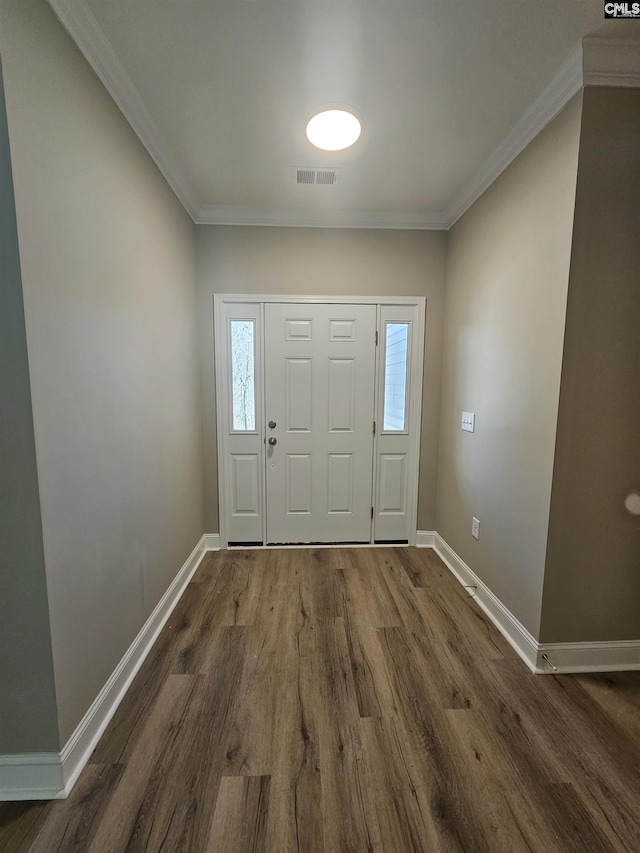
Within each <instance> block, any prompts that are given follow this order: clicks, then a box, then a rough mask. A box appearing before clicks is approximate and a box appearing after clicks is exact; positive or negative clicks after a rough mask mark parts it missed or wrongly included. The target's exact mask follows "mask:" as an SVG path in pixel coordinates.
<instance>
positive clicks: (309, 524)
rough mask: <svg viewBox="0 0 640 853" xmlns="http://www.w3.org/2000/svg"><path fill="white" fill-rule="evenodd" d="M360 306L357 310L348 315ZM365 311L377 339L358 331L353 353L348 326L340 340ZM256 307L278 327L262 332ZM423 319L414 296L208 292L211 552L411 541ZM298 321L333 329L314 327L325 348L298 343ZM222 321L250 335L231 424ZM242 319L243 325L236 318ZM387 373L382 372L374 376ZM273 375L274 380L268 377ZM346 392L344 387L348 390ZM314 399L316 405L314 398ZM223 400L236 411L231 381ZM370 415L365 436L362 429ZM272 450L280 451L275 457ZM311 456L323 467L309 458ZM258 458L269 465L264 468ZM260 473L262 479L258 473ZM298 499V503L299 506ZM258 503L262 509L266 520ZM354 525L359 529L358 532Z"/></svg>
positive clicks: (226, 331) (421, 302)
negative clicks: (212, 404) (213, 445)
mask: <svg viewBox="0 0 640 853" xmlns="http://www.w3.org/2000/svg"><path fill="white" fill-rule="evenodd" d="M363 309H364V314H363V315H362V316H360V314H359V312H360V311H361V310H363ZM372 311H373V312H374V313H375V315H376V323H375V324H374V325H375V326H376V329H377V332H378V342H379V345H378V346H375V344H374V343H372V342H371V343H369V341H371V340H372V339H373V335H367V336H366V338H363V339H362V343H363V349H362V351H361V352H360V353H359V354H357V355H356V356H355V360H354V353H358V349H359V346H360V343H359V341H358V337H357V335H358V332H356V333H355V334H356V340H355V341H354V340H349V338H351V337H352V336H353V334H354V331H353V328H354V327H352V323H353V321H354V319H355V320H356V325H355V328H356V329H358V327H359V328H364V326H365V325H369V326H370V324H371V322H372V321H371V317H370V312H372ZM267 314H268V315H269V318H270V321H271V322H272V323H276V326H277V327H278V328H279V331H278V332H277V333H276V334H274V335H273V336H271V335H270V334H268V333H267ZM358 318H359V319H358ZM424 319H425V299H424V298H423V297H390V298H386V299H382V300H381V299H376V298H365V297H325V298H322V297H297V296H267V295H252V296H242V295H236V294H229V295H215V296H214V339H215V340H214V343H215V362H216V363H215V372H216V410H217V428H218V436H217V446H218V494H219V506H220V539H221V545H222V547H226V546H227V545H228V544H229V543H234V542H236V543H256V544H257V543H263V542H265V543H266V542H279V543H285V542H286V543H299V542H355V541H359V542H374V541H380V540H381V541H408V542H409V544H415V531H416V516H417V492H418V466H419V449H420V447H419V442H420V419H421V411H422V371H423V364H422V354H423V349H424ZM285 320H290V321H291V322H292V325H291V327H290V329H289V331H288V332H287V331H286V326H285V327H284V331H283V324H284V323H285ZM307 321H310V323H311V328H313V327H314V326H315V328H316V329H319V328H320V327H321V326H322V325H323V324H324V325H325V326H326V324H327V323H328V322H329V321H333V327H331V326H329V331H328V333H326V334H325V337H326V338H328V340H327V341H326V351H324V352H323V351H322V347H321V345H320V338H318V337H317V336H316V343H315V344H314V343H313V336H314V335H315V334H316V333H315V331H312V332H311V335H312V340H311V341H308V342H305V341H304V335H305V334H308V333H309V332H308V328H307V329H306V330H305V323H306V322H307ZM234 322H235V323H236V324H237V325H236V327H235V331H236V332H237V331H238V329H239V328H240V329H241V331H242V332H243V334H244V333H246V332H247V331H251V334H252V336H253V339H252V352H253V357H254V362H255V363H254V365H253V373H252V375H251V381H250V382H249V383H248V384H249V385H251V386H252V388H251V393H252V394H253V397H252V398H251V399H250V403H251V406H253V408H254V410H255V421H254V422H251V419H250V418H248V417H247V415H246V412H245V414H244V415H243V416H240V417H239V416H238V414H237V413H236V417H235V423H234V414H233V407H234V397H233V394H234V391H233V387H235V386H237V384H238V383H237V381H236V383H235V386H233V383H232V380H231V372H232V369H233V368H232V352H231V324H232V323H234ZM247 323H249V324H250V326H251V328H250V330H249V329H248V327H247V326H246V325H245V324H247ZM389 323H391V324H392V327H391V330H390V331H391V333H392V337H391V338H390V348H389V358H388V360H387V356H386V348H387V343H388V341H387V331H388V329H387V325H388V324H389ZM270 324H271V323H270ZM270 324H269V325H270ZM399 324H404V325H399ZM332 328H333V332H331V329H332ZM398 330H399V331H400V332H401V334H400V337H402V336H404V337H405V339H406V340H405V343H404V348H406V349H407V359H406V366H405V373H406V376H405V377H404V379H405V380H406V382H405V385H404V386H400V385H398V384H397V383H398V382H399V381H400V379H399V378H398V376H392V375H391V374H392V372H393V371H396V372H398V371H399V370H400V368H399V367H398V366H395V367H394V362H398V361H399V360H400V361H401V359H402V356H401V357H400V359H398V356H397V353H396V351H397V350H398V349H402V345H399V344H397V343H396V344H395V345H394V344H393V341H394V340H395V339H396V338H398V334H397V332H398ZM363 334H364V333H363ZM300 336H302V337H300ZM245 338H246V334H245ZM287 338H289V340H287ZM332 338H333V340H332ZM280 339H281V340H280ZM278 341H279V343H278ZM278 347H280V352H279V354H278ZM305 347H307V350H306V354H305V349H304V348H305ZM345 348H346V349H345ZM248 349H249V348H248V347H247V346H246V344H245V345H244V348H243V349H242V356H243V358H242V359H240V361H243V360H246V356H247V352H248ZM278 359H279V360H280V367H279V368H277V369H276V368H275V367H274V365H276V363H277V361H278ZM387 361H388V364H387ZM314 362H315V366H313V365H314ZM243 363H244V361H243ZM321 363H324V368H322V367H321ZM236 367H237V364H236ZM400 367H402V365H400ZM371 369H373V371H374V373H373V376H374V379H375V381H374V383H373V386H372V387H373V389H374V390H373V394H372V395H371V400H370V401H369V396H368V395H369V392H368V390H367V388H368V387H369V385H368V384H367V383H368V380H366V379H365V376H369V375H370V371H371ZM387 372H388V373H389V376H386V373H387ZM305 374H306V375H307V376H311V388H310V394H309V388H305ZM276 375H279V376H280V380H278V381H276ZM354 377H355V382H354ZM385 379H386V384H385ZM287 382H288V385H287ZM246 384H247V383H245V385H246ZM232 386H233V387H232ZM287 387H288V389H289V390H288V395H289V396H288V399H289V404H290V406H289V410H288V411H287V409H286V405H287ZM269 389H271V397H270V401H272V405H275V406H278V407H279V408H281V409H282V411H283V412H284V418H285V420H283V416H280V415H277V416H274V415H275V413H274V412H271V413H269V412H268V411H267V409H266V405H265V404H266V400H265V390H269ZM351 389H353V390H354V394H353V395H351ZM386 389H387V390H386ZM385 393H387V396H389V395H390V394H391V396H389V399H391V400H393V401H394V402H393V406H389V405H388V406H387V422H386V426H387V427H389V429H385ZM274 394H275V396H273V395H274ZM305 395H306V396H305ZM403 395H404V397H403ZM244 396H245V397H246V394H245V395H244ZM249 396H250V395H249ZM401 399H404V408H403V406H402V405H400V404H399V403H398V400H401ZM278 400H280V402H277V401H278ZM305 400H306V402H305ZM321 400H324V401H325V402H324V404H323V403H321ZM235 405H236V408H237V407H238V390H237V387H236V399H235ZM251 406H250V408H251ZM305 407H306V408H305ZM243 411H244V410H243ZM319 413H321V414H319ZM287 417H288V424H289V427H292V428H289V429H287V430H286V432H285V433H283V432H282V431H281V430H282V429H283V427H284V426H286V424H287V420H286V419H287ZM305 417H306V418H307V422H308V423H307V426H306V427H305V424H304V419H305ZM319 417H320V419H321V421H323V422H324V429H325V431H324V437H321V436H322V431H320V432H318V431H317V430H316V428H315V426H314V422H315V421H318V418H319ZM350 418H352V421H353V427H354V429H353V430H351V425H352V424H351V423H350ZM269 420H275V422H276V425H277V426H276V427H275V428H274V429H273V430H272V429H270V428H269V427H268V422H269ZM374 420H375V421H376V435H375V436H373V435H372V432H373V430H372V427H373V421H374ZM294 421H297V423H294ZM330 422H331V423H332V425H333V426H332V427H331V428H330V427H329V424H330ZM309 423H310V424H311V430H310V431H311V433H315V435H314V438H313V442H314V443H316V442H317V447H318V448H322V450H321V453H320V456H318V451H317V450H316V448H315V446H314V445H313V444H312V445H311V449H309V446H308V447H307V449H304V447H303V443H304V441H305V440H308V439H309V437H310V435H309ZM399 427H402V429H400V428H399ZM283 435H284V436H285V438H284V443H283V438H282V436H283ZM268 438H275V439H276V442H277V443H276V444H275V445H267V443H266V442H267V439H268ZM352 439H353V446H355V448H356V450H355V455H352V453H354V451H353V450H352V449H350V448H349V446H348V444H346V443H345V440H352ZM340 442H342V444H340ZM267 448H269V450H268V449H267ZM367 448H368V450H367ZM285 450H286V453H285ZM277 451H280V452H281V455H277V456H276V455H275V454H276V452H277ZM367 453H368V454H369V465H368V468H369V471H370V472H371V471H372V477H373V481H372V480H371V473H370V474H369V480H368V485H365V481H366V479H367V478H366V476H365V474H364V470H365V467H366V466H365V463H364V457H365V455H366V454H367ZM322 458H324V463H321V462H320V460H321V459H322ZM274 459H275V461H274ZM287 459H288V461H286V460H287ZM270 464H273V465H275V467H274V468H271V469H270V468H269V467H268V466H269V465H270ZM323 465H324V467H323ZM269 474H272V475H273V476H272V477H271V478H269ZM287 477H289V479H288V480H287ZM305 478H307V479H305ZM287 489H288V491H287ZM367 489H368V496H367V498H366V499H365V497H364V496H365V493H367ZM372 491H373V500H372V498H371V493H372ZM267 492H268V494H267ZM274 501H275V505H274V504H273V502H274ZM305 501H306V503H307V504H309V508H307V507H305V506H304V504H305ZM287 502H288V503H287ZM372 505H373V507H375V510H374V519H373V524H371V520H370V516H371V508H372ZM270 506H272V507H273V508H272V512H271V522H272V523H271V524H269V515H270V513H269V507H270ZM286 507H288V508H287V509H285V508H286ZM329 507H331V509H329ZM321 508H322V511H321ZM278 516H280V521H278ZM365 516H367V518H366V519H365ZM283 518H284V521H283ZM365 522H366V526H367V530H368V532H364V533H363V531H365ZM287 525H289V526H287Z"/></svg>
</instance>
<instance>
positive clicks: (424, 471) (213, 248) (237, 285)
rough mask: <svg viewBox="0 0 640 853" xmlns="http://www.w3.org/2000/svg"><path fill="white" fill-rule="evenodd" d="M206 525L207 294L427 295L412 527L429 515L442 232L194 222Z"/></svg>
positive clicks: (211, 513) (210, 497)
mask: <svg viewBox="0 0 640 853" xmlns="http://www.w3.org/2000/svg"><path fill="white" fill-rule="evenodd" d="M196 245H197V258H198V282H199V292H200V338H201V360H202V361H201V369H202V376H203V386H202V390H203V405H204V439H205V493H206V526H207V531H208V532H210V533H215V532H217V531H218V530H219V527H218V493H217V457H216V432H215V418H216V412H215V398H214V391H215V389H214V364H213V294H214V293H281V294H319V295H331V294H341V295H350V296H398V295H409V296H426V298H427V325H426V336H425V373H424V392H423V393H424V408H423V416H422V443H421V459H420V487H419V499H418V527H419V528H420V529H423V530H433V527H434V522H435V498H436V475H437V457H438V429H439V411H440V371H441V358H442V320H443V308H444V268H445V252H446V234H444V233H443V232H435V231H368V230H339V229H337V230H333V229H322V228H316V229H312V228H264V227H263V228H257V227H256V228H251V227H234V226H232V227H225V226H221V227H218V226H200V227H198V228H197V229H196Z"/></svg>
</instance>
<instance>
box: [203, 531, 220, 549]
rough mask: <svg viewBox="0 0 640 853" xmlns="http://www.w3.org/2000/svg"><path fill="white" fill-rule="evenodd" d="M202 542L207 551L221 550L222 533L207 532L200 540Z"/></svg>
mask: <svg viewBox="0 0 640 853" xmlns="http://www.w3.org/2000/svg"><path fill="white" fill-rule="evenodd" d="M200 544H201V545H202V547H203V548H204V550H205V551H219V550H220V534H219V533H205V534H204V536H203V537H202V539H201V540H200Z"/></svg>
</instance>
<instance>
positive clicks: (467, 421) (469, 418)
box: [461, 412, 476, 432]
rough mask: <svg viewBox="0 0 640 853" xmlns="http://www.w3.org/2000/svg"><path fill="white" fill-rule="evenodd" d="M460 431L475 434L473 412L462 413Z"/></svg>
mask: <svg viewBox="0 0 640 853" xmlns="http://www.w3.org/2000/svg"><path fill="white" fill-rule="evenodd" d="M461 426H462V429H463V430H466V432H475V428H476V416H475V414H474V413H473V412H463V413H462V424H461Z"/></svg>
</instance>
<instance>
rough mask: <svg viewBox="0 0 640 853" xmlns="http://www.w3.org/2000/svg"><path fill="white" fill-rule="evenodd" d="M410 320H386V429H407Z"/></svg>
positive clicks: (387, 430) (401, 430)
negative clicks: (404, 321) (389, 321)
mask: <svg viewBox="0 0 640 853" xmlns="http://www.w3.org/2000/svg"><path fill="white" fill-rule="evenodd" d="M408 345H409V323H385V350H384V351H385V362H384V420H383V430H384V431H385V432H406V431H407V374H408V366H409V360H408Z"/></svg>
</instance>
